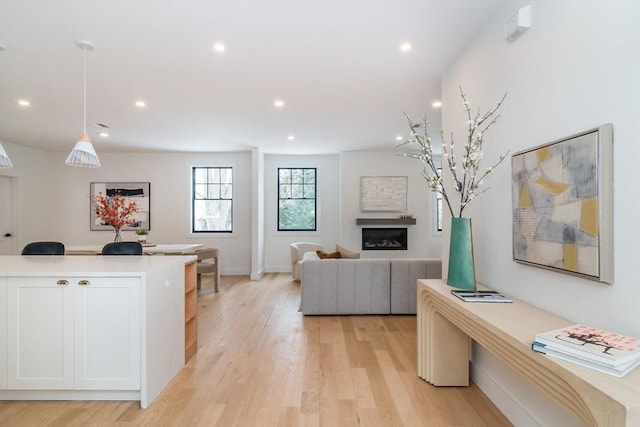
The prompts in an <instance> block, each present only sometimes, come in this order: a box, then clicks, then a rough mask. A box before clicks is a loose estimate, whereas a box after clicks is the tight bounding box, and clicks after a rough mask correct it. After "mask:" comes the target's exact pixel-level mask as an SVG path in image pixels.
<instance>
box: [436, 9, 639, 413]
mask: <svg viewBox="0 0 640 427" xmlns="http://www.w3.org/2000/svg"><path fill="white" fill-rule="evenodd" d="M526 4H531V5H532V18H533V24H532V28H531V29H529V30H528V31H527V32H526V33H525V34H524V35H523V36H522V37H521V38H520V39H518V40H516V41H515V42H513V43H507V42H506V41H504V39H503V25H504V22H505V21H507V20H508V19H509V18H510V17H511V16H512V15H513V14H515V13H516V11H517V10H518V7H521V6H524V5H526ZM639 16H640V3H639V2H633V1H607V2H604V1H602V2H595V1H571V2H569V1H556V2H538V1H534V2H528V3H527V2H513V3H511V4H509V5H508V7H506V8H505V9H503V10H502V11H501V13H500V14H498V15H496V16H495V19H494V20H493V21H492V22H490V23H489V24H488V25H487V27H486V28H485V30H484V31H483V32H481V33H480V34H479V35H478V37H477V38H476V39H475V40H474V41H473V43H472V44H471V45H470V46H469V47H468V49H467V50H466V51H465V52H464V53H463V54H462V55H461V56H460V57H459V58H458V59H457V60H456V61H455V63H454V64H453V65H452V67H451V68H450V69H449V70H448V72H447V73H446V74H445V78H443V82H442V95H443V101H444V106H445V107H444V110H443V128H444V129H446V131H447V132H449V131H450V130H453V131H454V133H455V134H457V135H458V138H459V139H460V138H461V137H462V136H463V135H464V126H465V125H466V118H464V116H463V110H462V105H461V101H460V97H459V94H458V85H459V84H462V86H463V88H464V89H465V92H466V93H467V94H468V96H469V99H470V101H471V103H472V107H473V108H477V107H478V106H480V107H481V108H482V109H485V108H488V107H490V106H492V105H493V104H494V103H495V102H497V101H498V100H499V98H500V97H501V96H502V94H503V93H504V92H508V97H507V100H506V102H505V104H504V108H503V110H502V116H501V118H500V119H499V123H498V124H497V125H496V126H495V128H494V129H493V130H492V131H490V135H489V136H488V139H487V140H488V142H487V143H486V145H485V147H486V149H485V159H487V160H490V159H495V158H497V157H498V156H499V155H500V154H502V153H503V152H505V151H506V150H511V153H514V152H517V151H519V150H522V149H525V148H530V147H534V146H537V145H540V144H542V143H546V142H551V141H553V140H556V139H559V138H562V137H566V136H570V135H572V134H574V133H577V132H580V131H583V130H587V129H591V128H594V127H597V126H599V125H602V124H604V123H609V122H611V123H613V126H614V193H615V197H614V207H613V214H614V253H615V261H614V263H615V265H614V275H615V282H614V284H613V285H605V284H602V283H598V282H594V281H589V280H585V279H581V278H577V277H573V276H569V275H563V274H559V273H555V272H551V271H547V270H543V269H538V268H535V267H530V266H525V265H520V264H517V263H515V262H513V261H512V253H511V182H510V173H511V171H510V168H511V166H510V164H509V163H506V164H503V165H502V166H501V167H500V169H499V170H497V171H496V174H495V175H494V176H493V177H492V178H491V180H490V184H491V186H492V189H491V190H490V191H489V192H488V193H487V194H485V195H484V196H482V198H481V199H479V200H477V201H476V202H474V203H475V206H473V205H472V206H473V207H472V209H471V210H470V211H469V212H468V213H469V214H470V216H471V217H472V218H473V232H474V246H475V247H474V252H475V255H476V269H477V277H478V280H479V281H480V282H483V283H484V284H486V285H487V286H489V287H491V288H495V289H498V290H501V291H503V292H505V293H507V294H509V295H512V296H515V297H517V298H519V299H522V300H524V301H526V302H528V303H530V304H532V305H534V306H537V307H540V308H542V309H544V310H546V311H549V312H551V313H554V314H556V315H559V316H562V317H564V318H566V319H568V320H569V321H571V322H575V323H586V324H590V325H593V326H596V327H600V328H604V329H610V330H614V331H617V332H619V333H623V334H628V335H634V336H640V318H639V317H638V316H637V301H638V300H640V286H638V283H637V269H636V268H635V267H636V265H635V264H636V262H637V260H636V258H637V254H638V253H640V247H639V246H640V243H639V239H637V238H630V237H631V236H634V235H635V234H634V233H635V230H636V227H637V222H638V220H637V215H636V213H637V211H638V207H639V206H638V198H637V197H636V195H635V194H636V193H637V190H636V189H635V187H634V186H635V185H636V183H638V182H640V168H638V165H637V159H638V158H640V144H639V143H638V142H639V138H640V134H639V133H638V124H637V123H638V117H640V102H639V101H638V94H639V93H640V79H638V75H640V55H638V46H640V27H639V26H638V25H637V18H638V17H639ZM445 224H446V223H445ZM443 235H444V236H445V237H444V238H443V240H444V242H443V243H444V245H443V247H444V248H445V250H444V252H445V257H446V252H447V251H446V248H448V238H447V237H446V236H447V230H446V229H445V233H443ZM532 338H533V337H532ZM492 359H493V358H492V357H491V356H490V355H488V354H487V353H486V352H483V351H482V349H479V348H475V349H474V357H473V362H474V375H476V379H477V381H478V383H479V385H480V386H481V387H482V388H483V389H484V390H485V392H486V393H487V394H489V396H490V397H491V399H492V400H494V401H495V402H496V404H498V406H500V407H501V409H502V410H503V412H505V413H506V414H507V415H508V416H511V417H512V421H515V420H517V421H518V422H517V423H516V424H517V425H519V426H520V425H537V424H540V425H568V424H567V423H569V422H571V420H567V419H563V418H562V417H563V413H562V411H559V410H558V409H557V407H555V406H554V405H553V404H551V403H549V402H548V401H545V399H543V398H540V396H539V394H536V392H535V390H534V389H532V388H531V387H529V386H528V384H527V383H525V382H524V380H520V379H517V378H514V376H513V375H511V374H510V372H509V369H508V368H506V367H505V366H504V365H501V364H500V363H497V361H495V359H493V360H492ZM532 395H536V397H535V398H532V397H531V396H532ZM527 412H528V414H527ZM565 416H566V415H565ZM561 419H562V420H564V421H559V420H561Z"/></svg>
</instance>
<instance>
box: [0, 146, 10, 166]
mask: <svg viewBox="0 0 640 427" xmlns="http://www.w3.org/2000/svg"><path fill="white" fill-rule="evenodd" d="M11 167H13V163H11V159H10V158H9V156H7V152H6V151H4V147H3V146H2V143H0V168H11Z"/></svg>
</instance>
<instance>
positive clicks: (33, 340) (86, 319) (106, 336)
mask: <svg viewBox="0 0 640 427" xmlns="http://www.w3.org/2000/svg"><path fill="white" fill-rule="evenodd" d="M196 260H197V257H196V256H193V255H189V256H171V257H147V256H110V257H86V256H0V399H2V400H138V401H140V405H141V407H142V408H146V407H147V406H148V405H149V404H150V403H151V402H152V401H153V399H155V398H156V397H157V396H158V394H159V393H160V392H161V391H162V389H164V387H165V386H166V385H167V384H168V383H169V381H171V379H172V378H173V377H174V376H175V375H176V374H177V373H178V372H179V371H180V370H181V369H182V367H183V366H184V364H185V357H190V356H191V355H193V353H195V347H196V336H197V332H196V323H195V321H196V318H195V310H196V302H195V296H196V293H195V282H196Z"/></svg>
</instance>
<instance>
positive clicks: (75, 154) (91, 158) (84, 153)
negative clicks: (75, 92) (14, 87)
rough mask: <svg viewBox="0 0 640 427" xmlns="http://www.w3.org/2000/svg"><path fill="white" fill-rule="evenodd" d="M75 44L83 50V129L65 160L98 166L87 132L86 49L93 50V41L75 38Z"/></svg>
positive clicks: (93, 166) (80, 164)
mask: <svg viewBox="0 0 640 427" xmlns="http://www.w3.org/2000/svg"><path fill="white" fill-rule="evenodd" d="M76 46H78V47H79V48H80V49H82V50H83V51H84V97H83V100H84V102H83V110H84V115H83V131H82V135H80V139H79V140H78V142H76V145H75V146H74V147H73V150H71V153H69V157H67V160H66V161H65V163H66V164H68V165H69V166H79V167H84V168H99V167H100V159H98V155H97V154H96V150H94V148H93V145H92V144H91V140H90V139H89V135H88V134H87V50H93V43H91V42H90V41H87V40H76Z"/></svg>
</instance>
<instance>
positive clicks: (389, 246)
mask: <svg viewBox="0 0 640 427" xmlns="http://www.w3.org/2000/svg"><path fill="white" fill-rule="evenodd" d="M362 250H363V251H381V250H384V251H406V250H407V229H406V228H363V229H362Z"/></svg>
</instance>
